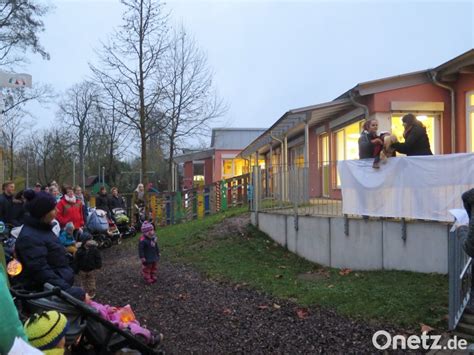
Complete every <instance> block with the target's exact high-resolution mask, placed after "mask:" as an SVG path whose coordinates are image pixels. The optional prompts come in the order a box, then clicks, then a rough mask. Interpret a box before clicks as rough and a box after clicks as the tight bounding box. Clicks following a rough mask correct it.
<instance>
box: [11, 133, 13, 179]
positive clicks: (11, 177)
mask: <svg viewBox="0 0 474 355" xmlns="http://www.w3.org/2000/svg"><path fill="white" fill-rule="evenodd" d="M10 181H13V139H12V140H11V143H10Z"/></svg>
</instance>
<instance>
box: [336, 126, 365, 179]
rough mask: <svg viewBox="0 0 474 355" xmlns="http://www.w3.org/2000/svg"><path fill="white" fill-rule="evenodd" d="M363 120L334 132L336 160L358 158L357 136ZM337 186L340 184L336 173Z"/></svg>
mask: <svg viewBox="0 0 474 355" xmlns="http://www.w3.org/2000/svg"><path fill="white" fill-rule="evenodd" d="M362 124H363V121H359V122H355V123H353V124H351V125H349V126H346V127H344V128H343V129H341V130H339V131H337V132H336V160H338V161H339V160H354V159H359V137H360V132H361V130H362ZM336 180H337V186H341V180H340V177H339V173H336Z"/></svg>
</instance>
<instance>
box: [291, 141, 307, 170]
mask: <svg viewBox="0 0 474 355" xmlns="http://www.w3.org/2000/svg"><path fill="white" fill-rule="evenodd" d="M289 156H290V165H291V166H296V167H298V168H301V167H303V166H304V145H303V144H301V145H299V146H296V147H293V148H290V154H289Z"/></svg>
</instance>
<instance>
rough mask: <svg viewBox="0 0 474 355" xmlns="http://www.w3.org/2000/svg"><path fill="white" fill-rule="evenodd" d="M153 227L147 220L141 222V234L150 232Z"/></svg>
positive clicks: (152, 230)
mask: <svg viewBox="0 0 474 355" xmlns="http://www.w3.org/2000/svg"><path fill="white" fill-rule="evenodd" d="M154 231H155V228H154V227H153V224H151V223H150V222H148V221H145V222H143V224H142V233H143V234H148V233H150V232H154Z"/></svg>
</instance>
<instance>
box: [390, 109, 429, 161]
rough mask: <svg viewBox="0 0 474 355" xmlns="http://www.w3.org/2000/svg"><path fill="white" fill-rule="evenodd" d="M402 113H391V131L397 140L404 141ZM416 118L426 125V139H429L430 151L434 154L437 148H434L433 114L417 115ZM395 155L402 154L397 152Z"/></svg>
mask: <svg viewBox="0 0 474 355" xmlns="http://www.w3.org/2000/svg"><path fill="white" fill-rule="evenodd" d="M402 117H403V114H397V115H392V130H391V133H392V134H394V135H396V136H397V138H398V141H399V142H404V141H405V138H403V131H404V130H405V129H404V128H403V123H402ZM416 118H417V119H418V121H420V122H421V123H423V125H424V126H425V127H426V133H427V134H428V139H429V140H430V149H431V151H432V152H433V153H434V154H436V153H438V150H437V149H436V136H435V134H436V127H435V126H436V120H435V117H434V116H433V115H417V116H416ZM397 155H404V154H400V153H397Z"/></svg>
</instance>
